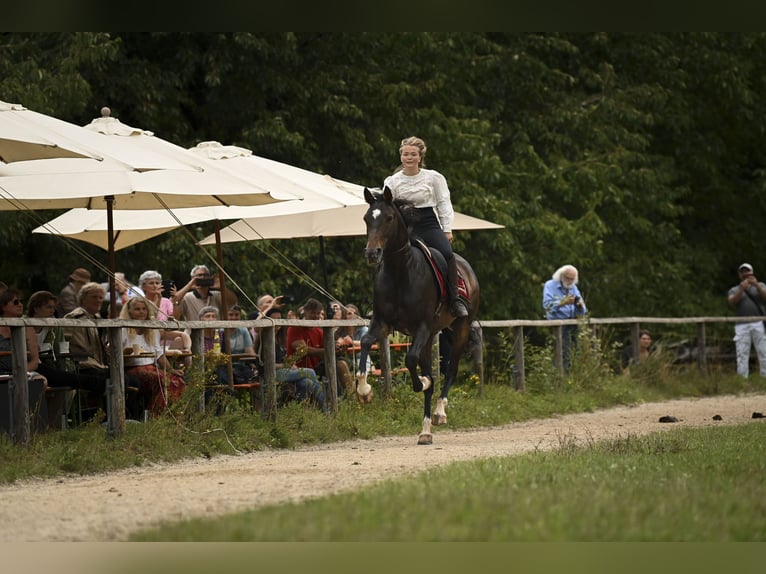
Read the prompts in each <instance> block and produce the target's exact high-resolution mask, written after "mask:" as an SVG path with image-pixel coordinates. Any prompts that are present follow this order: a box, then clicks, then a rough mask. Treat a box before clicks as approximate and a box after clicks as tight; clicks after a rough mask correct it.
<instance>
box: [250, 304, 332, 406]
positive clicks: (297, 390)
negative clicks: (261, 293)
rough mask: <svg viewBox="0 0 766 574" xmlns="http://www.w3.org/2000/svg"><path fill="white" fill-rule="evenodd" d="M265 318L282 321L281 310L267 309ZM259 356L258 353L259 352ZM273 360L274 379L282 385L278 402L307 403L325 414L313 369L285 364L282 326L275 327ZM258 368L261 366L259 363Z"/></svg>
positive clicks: (322, 397) (320, 389) (320, 388)
mask: <svg viewBox="0 0 766 574" xmlns="http://www.w3.org/2000/svg"><path fill="white" fill-rule="evenodd" d="M266 316H267V317H270V318H272V319H282V310H281V309H278V308H276V307H274V308H271V309H269V310H268V311H267V312H266ZM259 355H260V352H259ZM274 360H275V363H276V379H277V381H279V382H280V383H282V385H281V386H280V388H281V389H282V393H281V395H280V397H279V398H280V401H281V402H282V403H284V402H286V401H289V400H298V401H309V402H310V403H311V404H314V405H316V406H318V407H319V408H320V409H322V411H323V412H327V409H328V408H329V405H327V401H326V399H325V394H324V389H323V388H322V383H320V382H319V378H318V377H317V374H316V372H315V371H314V369H308V368H305V367H303V368H300V367H298V366H297V365H296V364H294V363H293V364H287V329H285V327H284V326H283V325H280V326H278V327H275V333H274ZM260 368H261V369H262V368H263V364H262V363H260Z"/></svg>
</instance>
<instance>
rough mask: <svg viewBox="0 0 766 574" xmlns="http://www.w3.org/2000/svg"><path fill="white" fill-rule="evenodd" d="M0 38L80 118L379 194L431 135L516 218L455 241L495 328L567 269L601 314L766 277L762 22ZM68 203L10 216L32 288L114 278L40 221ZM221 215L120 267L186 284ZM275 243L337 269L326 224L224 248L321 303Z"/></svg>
mask: <svg viewBox="0 0 766 574" xmlns="http://www.w3.org/2000/svg"><path fill="white" fill-rule="evenodd" d="M0 47H1V48H0V100H3V101H6V102H14V103H21V104H23V105H24V106H26V107H28V108H30V109H33V110H35V111H38V112H42V113H47V114H50V115H53V116H56V117H58V118H61V119H64V120H67V121H71V122H74V123H77V124H81V125H84V124H87V123H89V122H90V121H91V120H92V119H93V118H95V117H97V116H99V115H100V109H101V107H102V106H109V107H110V108H111V110H112V115H113V116H115V117H117V118H119V119H120V120H121V121H122V122H123V123H126V124H129V125H132V126H136V127H140V128H144V129H148V130H151V131H153V132H154V133H155V134H156V135H158V136H159V137H162V138H164V139H167V140H170V141H172V142H174V143H176V144H179V145H182V146H184V147H191V146H193V145H196V144H197V143H199V142H200V141H206V140H216V141H219V142H221V143H223V144H235V145H239V146H243V147H246V148H249V149H251V150H252V151H253V153H255V154H257V155H260V156H264V157H268V158H271V159H274V160H278V161H282V162H285V163H289V164H292V165H295V166H299V167H302V168H306V169H310V170H314V171H318V172H321V173H327V174H330V175H332V176H333V177H337V178H340V179H344V180H348V181H351V182H354V183H358V184H362V185H367V186H369V187H379V186H380V185H381V183H382V181H383V179H384V177H385V176H386V175H388V174H389V173H391V172H392V171H393V170H394V169H395V168H396V167H397V165H398V143H399V141H400V140H401V139H402V138H403V137H405V136H409V135H418V136H420V137H423V138H424V139H425V140H426V142H427V144H428V147H429V152H428V158H427V163H428V167H431V168H434V169H437V170H439V171H441V172H442V173H443V174H444V175H445V176H446V177H447V180H448V182H449V184H450V188H451V190H452V199H453V203H454V206H455V208H456V209H457V210H458V211H461V212H464V213H467V214H469V215H473V216H476V217H481V218H485V219H489V220H491V221H494V222H497V223H501V224H503V225H505V229H502V230H496V231H495V230H493V231H478V232H466V231H462V232H457V233H456V244H455V246H456V249H457V251H459V252H460V253H462V254H463V255H464V256H465V257H466V258H467V259H468V260H469V261H471V263H472V264H473V266H474V268H475V269H476V271H477V273H478V275H479V278H480V281H481V283H482V290H483V296H482V306H483V310H482V313H481V316H482V318H484V319H510V318H518V319H536V318H541V317H542V309H541V306H540V299H541V287H542V284H543V282H544V281H545V280H547V279H548V278H550V275H551V273H552V272H553V271H554V270H555V269H556V268H558V267H559V266H560V265H562V264H564V263H572V264H574V265H576V266H577V267H578V268H579V269H580V287H581V289H582V290H583V292H584V295H585V297H586V300H587V302H588V305H589V307H590V310H591V313H592V314H593V315H594V316H598V317H609V316H686V315H725V314H728V313H729V310H728V309H727V306H726V299H725V293H726V290H727V289H728V287H729V286H730V285H733V284H734V283H736V281H737V276H736V268H737V266H738V265H739V264H740V263H741V262H743V261H747V262H750V263H752V264H753V265H754V267H755V271H756V276H759V274H760V276H762V277H763V278H764V279H766V259H765V258H763V257H761V249H762V247H761V245H762V237H763V234H764V229H763V223H764V221H766V218H765V217H764V213H765V212H766V194H764V193H763V191H764V182H765V181H766V180H765V177H764V176H765V173H764V165H766V162H765V161H764V150H763V146H762V142H763V136H764V118H766V114H765V113H764V111H766V110H765V108H766V98H764V97H763V96H764V93H766V90H764V82H766V70H764V68H765V67H766V34H762V33H736V34H723V33H678V34H622V33H577V34H558V33H545V34H520V33H513V34H510V33H509V34H501V33H385V34H384V33H108V34H107V33H85V32H83V33H0ZM0 184H1V182H0ZM62 193H66V190H62ZM59 213H61V212H60V211H50V212H37V213H23V214H19V213H13V212H0V245H2V247H3V257H2V260H1V261H0V279H2V280H4V281H5V282H6V283H9V284H11V285H15V286H16V287H18V288H20V289H22V290H23V292H24V293H25V294H27V295H28V294H30V293H31V292H32V291H34V290H37V289H49V290H52V291H54V292H58V290H59V289H60V288H61V287H62V286H63V285H64V283H65V280H66V277H67V275H68V274H69V272H70V271H71V270H72V269H74V268H75V267H80V266H85V267H89V268H91V270H92V271H93V273H94V278H95V279H97V280H102V281H105V280H106V276H105V274H104V273H103V272H101V271H100V270H98V269H95V268H93V266H92V265H89V264H88V262H87V261H86V260H85V259H84V258H83V255H82V253H80V252H78V250H77V249H75V248H73V247H72V246H71V245H69V244H67V243H64V242H62V241H61V240H59V239H57V238H55V237H51V236H44V235H37V234H32V233H30V231H31V230H32V229H33V228H34V227H36V226H37V225H39V224H40V223H41V222H42V221H47V220H48V219H50V218H52V217H54V216H55V215H58V214H59ZM212 229H213V227H212V223H211V224H204V225H198V226H191V227H189V228H188V230H187V231H184V230H176V231H173V232H171V233H168V234H166V235H162V236H160V237H158V238H156V239H154V240H151V241H148V242H146V243H143V244H140V245H137V246H135V247H132V248H128V249H125V250H122V251H119V252H118V253H117V268H118V269H119V270H122V271H124V272H125V273H126V274H127V276H128V278H131V279H133V280H137V278H138V275H139V274H140V273H141V272H142V271H144V270H146V269H157V270H159V271H160V272H161V273H162V274H163V276H164V277H165V278H173V279H176V281H177V282H178V283H181V284H182V282H183V283H185V282H186V281H187V280H188V273H189V270H190V269H191V267H192V266H193V265H194V264H195V263H200V262H206V263H209V260H208V259H207V257H206V256H205V254H204V253H202V252H201V248H200V247H198V246H196V245H195V242H194V240H193V239H192V236H194V237H196V238H197V239H201V238H202V237H204V236H206V235H208V234H209V233H211V231H212ZM76 245H77V247H78V248H79V249H84V250H86V251H87V252H88V253H90V254H91V255H92V256H93V257H96V258H97V259H99V260H100V261H105V259H106V254H105V252H103V251H102V250H100V249H98V248H95V247H90V246H87V245H86V244H83V243H77V244H76ZM325 246H326V249H325V256H326V262H327V268H328V269H329V273H328V276H327V285H326V287H327V289H328V290H329V291H330V292H331V293H332V294H333V295H334V296H335V297H337V298H338V299H340V300H342V301H344V302H354V303H356V304H358V305H359V307H360V308H361V309H362V310H363V311H366V310H368V309H369V307H370V301H371V296H372V284H371V281H370V280H371V272H370V270H369V269H368V268H367V267H366V265H365V263H364V261H363V258H362V249H363V247H364V240H363V238H361V237H359V238H327V239H326V241H325ZM275 250H276V251H275ZM213 251H214V250H209V252H213ZM274 253H280V254H282V255H283V256H286V257H287V258H288V259H289V260H290V261H291V262H292V263H293V264H294V265H296V266H297V267H299V268H300V269H302V270H303V271H304V272H305V273H307V274H309V275H310V276H311V277H313V278H314V279H315V280H316V281H318V282H320V283H324V281H325V279H324V277H323V276H322V274H321V266H320V251H319V242H318V240H317V239H316V238H310V239H300V240H290V241H272V242H266V241H263V242H251V243H229V244H225V245H224V258H225V264H226V266H227V270H228V272H229V273H230V274H231V275H232V276H233V277H234V279H235V280H236V282H237V283H238V284H239V285H241V286H242V287H243V288H244V290H245V292H246V293H247V296H248V297H250V298H251V299H252V300H254V299H255V298H256V297H257V295H258V294H260V293H263V292H270V293H274V294H279V293H285V294H289V295H292V296H293V297H295V298H296V300H297V301H301V300H303V299H305V298H306V297H308V296H316V295H317V293H316V292H315V291H313V289H312V288H311V287H310V286H309V285H307V284H306V283H305V282H303V281H302V280H301V279H300V278H299V277H297V276H296V275H294V274H293V273H291V272H290V271H289V270H288V269H287V268H286V267H284V266H283V265H282V264H281V263H280V261H279V259H278V258H275V257H274V256H273V254H274ZM240 300H241V301H242V302H243V303H244V306H245V307H246V308H249V306H250V305H249V304H248V303H247V301H246V300H243V299H242V298H241V299H240Z"/></svg>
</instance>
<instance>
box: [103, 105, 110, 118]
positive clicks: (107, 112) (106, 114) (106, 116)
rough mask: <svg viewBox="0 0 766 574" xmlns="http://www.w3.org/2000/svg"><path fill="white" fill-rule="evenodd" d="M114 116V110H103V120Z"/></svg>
mask: <svg viewBox="0 0 766 574" xmlns="http://www.w3.org/2000/svg"><path fill="white" fill-rule="evenodd" d="M111 115H112V110H110V109H109V108H108V107H107V106H104V107H103V108H101V117H102V118H108V117H109V116H111Z"/></svg>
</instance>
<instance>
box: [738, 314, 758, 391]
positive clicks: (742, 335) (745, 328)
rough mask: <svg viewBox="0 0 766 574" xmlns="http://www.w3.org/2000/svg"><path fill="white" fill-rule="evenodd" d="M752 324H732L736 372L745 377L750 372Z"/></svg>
mask: <svg viewBox="0 0 766 574" xmlns="http://www.w3.org/2000/svg"><path fill="white" fill-rule="evenodd" d="M754 324H755V323H737V324H736V325H734V344H735V346H736V349H737V374H738V375H739V376H741V377H745V378H747V377H748V375H749V374H750V347H751V346H752V344H753V339H752V335H751V333H752V329H753V327H752V325H754ZM759 324H760V323H759ZM761 329H763V325H761Z"/></svg>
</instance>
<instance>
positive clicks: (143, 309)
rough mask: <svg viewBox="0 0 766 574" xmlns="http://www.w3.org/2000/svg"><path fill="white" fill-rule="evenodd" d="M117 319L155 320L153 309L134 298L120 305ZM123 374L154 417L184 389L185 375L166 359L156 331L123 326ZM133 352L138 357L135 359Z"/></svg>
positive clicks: (138, 297) (138, 296)
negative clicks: (135, 384) (137, 352)
mask: <svg viewBox="0 0 766 574" xmlns="http://www.w3.org/2000/svg"><path fill="white" fill-rule="evenodd" d="M120 319H132V320H134V321H154V320H155V319H156V315H155V311H154V307H153V306H152V304H151V303H149V302H147V300H146V299H145V298H144V297H142V296H140V295H136V296H134V297H131V298H130V299H128V300H127V302H126V303H125V304H124V305H123V306H122V311H121V312H120ZM123 342H124V345H125V348H124V350H123V352H124V353H125V359H124V361H125V375H126V378H130V379H131V380H132V381H134V382H136V383H137V385H138V393H139V395H140V396H141V397H142V398H143V399H144V404H145V405H148V406H149V411H150V412H151V413H152V414H153V415H158V414H161V413H162V411H163V410H164V409H165V408H166V407H167V405H168V404H169V403H170V402H172V401H173V400H176V399H178V397H180V396H181V393H182V392H183V389H184V380H183V376H184V372H183V370H182V369H176V368H174V367H173V366H172V365H171V364H170V362H169V361H168V359H167V357H166V356H165V350H164V348H163V345H162V340H161V338H160V331H159V329H150V328H145V327H126V328H124V329H123ZM136 349H139V353H140V354H141V355H150V356H135V355H136V352H135V351H136Z"/></svg>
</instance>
